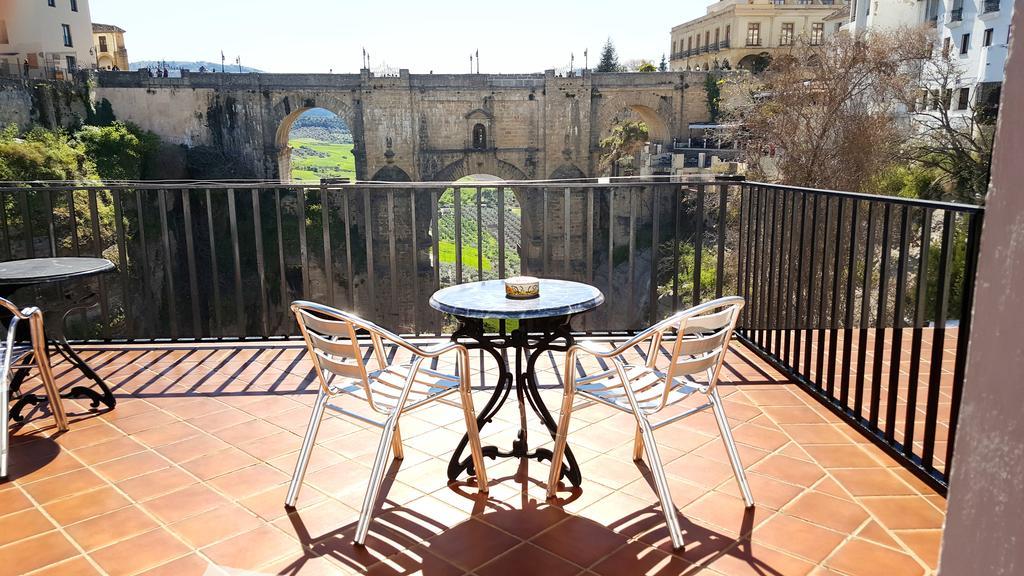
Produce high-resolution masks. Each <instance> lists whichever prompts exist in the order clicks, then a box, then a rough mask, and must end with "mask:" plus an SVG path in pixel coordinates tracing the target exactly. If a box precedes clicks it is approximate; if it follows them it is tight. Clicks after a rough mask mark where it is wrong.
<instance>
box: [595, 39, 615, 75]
mask: <svg viewBox="0 0 1024 576" xmlns="http://www.w3.org/2000/svg"><path fill="white" fill-rule="evenodd" d="M621 70H622V67H621V66H620V65H619V55H618V53H617V52H616V51H615V44H614V43H613V42H612V39H611V38H608V40H607V41H606V42H605V43H604V47H603V48H601V61H600V62H598V64H597V68H596V69H595V71H596V72H620V71H621Z"/></svg>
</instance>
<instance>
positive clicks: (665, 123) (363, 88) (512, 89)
mask: <svg viewBox="0 0 1024 576" xmlns="http://www.w3.org/2000/svg"><path fill="white" fill-rule="evenodd" d="M703 75H704V73H701V72H665V73H649V74H635V73H634V74H587V75H585V76H582V77H574V78H562V77H558V76H556V75H555V74H554V73H553V72H550V71H549V72H547V73H546V74H427V75H422V74H420V75H412V74H409V73H408V72H407V71H404V70H403V71H402V72H401V73H400V74H399V75H398V76H393V77H376V76H373V75H371V74H370V73H369V72H367V71H363V73H362V74H244V75H243V74H186V75H185V76H184V77H183V78H149V77H148V75H146V74H144V73H125V72H105V73H100V75H99V79H98V83H97V87H96V94H95V97H96V98H97V99H103V98H105V99H107V100H108V101H110V103H111V104H112V106H113V110H114V114H115V115H116V116H117V117H118V118H119V119H122V120H128V121H131V122H134V123H136V124H138V125H139V126H141V127H143V128H145V129H149V130H152V131H153V132H156V133H157V134H159V135H160V136H161V137H162V138H164V139H165V140H167V141H169V142H172V143H177V144H186V145H189V146H197V145H207V146H214V147H217V148H219V149H221V150H222V151H223V152H225V153H226V154H229V155H231V156H232V157H234V158H237V159H239V160H241V161H242V162H243V164H245V165H247V166H249V167H251V169H252V171H253V173H254V174H256V175H258V176H260V177H263V178H271V179H272V178H278V177H282V176H283V177H284V178H287V173H286V171H287V170H288V166H289V157H290V154H289V150H288V147H287V135H288V130H289V128H290V125H291V122H292V121H293V120H294V119H295V118H297V117H298V116H299V115H300V114H301V113H302V112H303V111H304V110H306V109H308V108H312V107H321V108H326V109H328V110H331V111H332V112H335V113H336V114H338V115H339V116H340V117H342V118H343V119H344V120H345V121H346V123H347V124H348V125H349V128H350V129H351V130H352V134H353V139H354V142H355V147H354V154H355V157H356V173H357V177H358V178H359V179H361V180H370V179H374V178H375V176H376V177H377V178H376V179H390V178H384V176H394V175H396V174H397V175H404V176H407V177H408V178H409V179H411V180H444V179H455V178H459V177H461V176H464V175H467V174H477V173H486V174H493V175H495V176H499V177H503V178H507V179H521V178H530V179H546V178H550V177H552V176H556V177H564V176H580V175H593V174H595V173H596V168H597V162H598V156H599V152H598V142H599V141H600V139H601V138H602V137H603V136H605V135H607V133H608V131H609V130H610V127H611V126H612V124H614V122H615V121H617V120H621V119H625V118H642V119H643V120H645V121H646V122H647V123H648V125H649V126H650V128H651V137H652V140H654V141H659V142H663V143H669V142H671V139H672V138H673V137H675V136H679V137H683V136H686V134H687V125H688V124H689V123H690V122H700V121H706V120H707V119H708V109H707V101H706V94H705V90H704V77H703ZM476 124H483V125H484V127H485V128H486V133H487V139H486V146H485V147H484V148H483V149H482V150H480V149H475V148H474V146H473V142H472V131H473V127H474V126H475V125H476ZM384 168H386V169H387V170H385V171H384V172H381V169H384ZM396 169H399V170H401V172H399V171H398V170H396Z"/></svg>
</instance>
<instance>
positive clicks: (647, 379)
mask: <svg viewBox="0 0 1024 576" xmlns="http://www.w3.org/2000/svg"><path fill="white" fill-rule="evenodd" d="M742 308H743V299H742V298H740V297H738V296H731V297H726V298H719V299H718V300H714V301H712V302H708V303H705V304H701V305H699V306H695V307H693V308H690V309H689V310H684V311H682V312H678V313H676V314H674V315H673V316H671V317H670V318H667V319H665V320H663V321H661V322H659V323H657V324H655V325H654V326H652V327H650V328H648V329H647V330H645V331H643V332H642V333H640V334H638V335H636V336H635V337H633V338H632V339H630V340H629V341H628V342H626V343H625V344H622V345H621V346H619V347H617V348H615V349H614V350H610V351H603V350H598V349H596V348H594V347H593V346H592V345H591V344H588V343H580V344H577V345H575V346H573V347H572V348H570V349H569V350H568V352H566V358H565V376H564V378H565V379H564V382H565V392H564V395H563V399H562V413H561V418H560V420H559V423H558V432H557V435H556V438H555V447H554V456H553V458H552V466H551V474H550V476H549V478H548V489H547V496H548V498H553V497H554V496H555V492H556V490H557V489H558V480H559V472H560V470H561V462H562V455H563V453H564V451H565V445H566V440H567V436H568V430H569V419H570V416H571V415H572V410H573V401H574V396H575V395H576V394H580V395H582V396H584V397H586V398H588V399H590V400H591V401H593V402H599V403H601V404H605V405H607V406H611V407H612V408H616V409H618V410H621V411H623V412H628V413H630V414H632V415H634V416H635V417H636V422H637V431H636V438H635V440H634V443H633V459H634V460H640V459H641V458H642V457H643V454H644V452H646V453H647V460H648V464H649V465H650V467H651V472H652V474H653V476H654V484H655V487H656V488H657V492H658V498H659V499H660V500H661V506H662V511H663V512H664V515H665V522H666V524H668V530H669V535H670V536H671V538H672V545H673V546H674V547H676V548H682V547H683V535H682V531H681V530H680V528H679V519H678V517H677V516H676V511H675V506H674V505H673V504H672V495H671V493H670V492H669V488H668V481H667V479H666V478H665V471H664V467H663V466H662V463H661V458H660V457H659V456H658V450H657V447H656V446H655V442H654V431H655V430H657V429H658V428H661V427H662V426H665V425H667V424H671V423H672V422H676V421H678V420H680V419H682V418H686V417H687V416H691V415H693V414H696V413H698V412H701V411H703V410H704V409H706V408H709V407H710V408H712V409H713V411H714V414H715V420H716V421H717V422H718V429H719V431H720V432H721V434H722V441H723V442H724V443H725V449H726V452H728V454H729V460H730V462H731V463H732V469H733V472H734V473H735V475H736V482H737V483H738V484H739V488H740V492H741V493H742V494H743V501H744V503H745V504H746V506H747V507H748V508H749V507H752V506H753V505H754V498H753V496H751V494H750V488H749V486H748V485H747V479H746V476H745V475H744V473H743V465H742V463H740V457H739V453H738V452H737V450H736V444H735V442H734V441H733V438H732V431H731V430H730V429H729V421H728V420H727V419H726V416H725V409H724V407H723V406H722V399H721V398H720V397H719V395H718V389H717V388H716V385H717V384H718V375H719V372H720V371H721V369H722V363H723V361H724V359H725V352H726V350H727V349H728V347H729V341H730V339H731V338H732V332H733V329H734V328H735V326H736V320H737V318H738V316H739V312H740V310H741V309H742ZM673 332H674V336H673V335H672V334H671V333H673ZM666 336H668V338H667V337H666ZM669 339H672V340H674V341H673V342H672V343H671V344H670V346H671V356H670V363H669V364H668V366H667V368H666V369H665V370H661V369H659V368H658V367H657V366H656V361H657V359H658V356H659V351H660V349H661V346H662V343H666V344H668V343H669ZM644 342H650V344H649V346H648V348H647V356H646V357H647V362H646V364H645V365H643V366H636V365H630V364H628V363H627V362H626V360H625V359H624V358H623V355H624V354H625V353H626V352H627V351H629V350H631V349H632V348H633V347H635V346H637V345H639V344H642V343H644ZM580 354H589V355H591V356H593V357H595V358H597V359H603V360H610V361H611V363H612V364H613V365H614V368H613V369H611V370H607V371H604V372H601V373H600V374H595V375H592V376H587V377H584V378H575V376H574V372H575V367H576V358H577V357H578V356H579V355H580ZM698 393H699V394H703V395H704V396H705V398H706V402H705V403H704V404H702V405H700V406H697V407H695V408H691V409H689V410H685V411H683V412H681V413H679V414H677V415H674V416H671V417H669V418H666V419H665V420H662V421H659V422H657V423H654V424H652V423H651V421H650V417H651V416H654V415H655V414H657V413H658V412H659V411H661V410H662V409H663V408H665V407H666V406H670V405H673V404H676V403H678V402H681V401H682V400H684V399H686V398H688V397H690V396H691V395H693V394H698ZM591 403H592V402H591ZM588 405H589V403H588Z"/></svg>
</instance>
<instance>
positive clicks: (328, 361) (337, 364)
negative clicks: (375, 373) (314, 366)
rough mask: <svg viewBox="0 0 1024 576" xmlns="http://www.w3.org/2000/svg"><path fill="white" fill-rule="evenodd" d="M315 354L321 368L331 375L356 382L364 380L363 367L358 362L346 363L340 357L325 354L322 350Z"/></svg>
mask: <svg viewBox="0 0 1024 576" xmlns="http://www.w3.org/2000/svg"><path fill="white" fill-rule="evenodd" d="M315 353H316V357H317V361H318V362H319V364H320V368H322V369H324V370H326V371H328V372H330V373H331V374H334V375H335V376H341V377H342V378H352V379H355V380H361V379H362V378H363V367H362V366H361V365H360V364H359V363H358V362H357V361H348V362H345V361H344V360H341V359H339V358H338V357H334V356H330V355H328V354H324V353H323V352H322V351H320V350H316V351H315Z"/></svg>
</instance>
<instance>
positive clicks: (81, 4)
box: [0, 0, 95, 78]
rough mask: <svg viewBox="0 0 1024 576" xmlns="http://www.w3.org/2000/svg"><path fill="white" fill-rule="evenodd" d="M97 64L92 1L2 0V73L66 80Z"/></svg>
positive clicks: (0, 18)
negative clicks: (93, 45)
mask: <svg viewBox="0 0 1024 576" xmlns="http://www.w3.org/2000/svg"><path fill="white" fill-rule="evenodd" d="M94 64H95V57H94V56H93V51H92V19H91V18H90V15H89V0H0V73H2V74H7V75H25V74H26V71H27V75H28V76H29V77H32V78H66V77H67V76H68V75H69V73H70V72H72V71H74V70H77V69H79V68H92V67H93V65H94Z"/></svg>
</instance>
